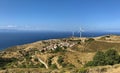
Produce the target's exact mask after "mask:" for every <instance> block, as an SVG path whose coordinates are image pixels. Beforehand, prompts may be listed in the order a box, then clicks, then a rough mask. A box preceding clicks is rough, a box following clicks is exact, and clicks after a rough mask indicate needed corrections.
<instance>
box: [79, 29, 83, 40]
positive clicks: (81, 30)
mask: <svg viewBox="0 0 120 73" xmlns="http://www.w3.org/2000/svg"><path fill="white" fill-rule="evenodd" d="M82 32H83V29H82V28H81V27H80V31H79V33H80V38H81V37H82Z"/></svg>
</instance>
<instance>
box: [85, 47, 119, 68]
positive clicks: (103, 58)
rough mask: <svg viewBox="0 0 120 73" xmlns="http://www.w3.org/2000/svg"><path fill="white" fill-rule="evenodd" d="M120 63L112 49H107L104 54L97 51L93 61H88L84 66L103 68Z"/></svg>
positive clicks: (117, 55) (116, 53)
mask: <svg viewBox="0 0 120 73" xmlns="http://www.w3.org/2000/svg"><path fill="white" fill-rule="evenodd" d="M119 63H120V55H119V54H118V52H117V51H116V50H114V49H109V50H107V51H106V52H102V51H98V52H97V53H96V54H95V56H94V57H93V61H89V62H88V63H86V64H85V66H104V65H114V64H119Z"/></svg>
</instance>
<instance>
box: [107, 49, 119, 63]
mask: <svg viewBox="0 0 120 73" xmlns="http://www.w3.org/2000/svg"><path fill="white" fill-rule="evenodd" d="M105 60H106V64H107V65H114V64H118V63H120V55H119V54H118V52H117V51H116V50H114V49H110V50H108V51H106V53H105Z"/></svg>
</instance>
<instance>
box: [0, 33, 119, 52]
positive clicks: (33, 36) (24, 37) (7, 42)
mask: <svg viewBox="0 0 120 73" xmlns="http://www.w3.org/2000/svg"><path fill="white" fill-rule="evenodd" d="M107 34H115V35H120V33H109V32H83V33H82V37H97V36H102V35H107ZM71 36H72V32H54V31H17V32H4V31H2V32H0V50H4V49H6V48H8V47H12V46H16V45H22V44H27V43H32V42H36V41H41V40H48V39H59V38H68V37H71ZM74 36H75V37H79V32H75V34H74Z"/></svg>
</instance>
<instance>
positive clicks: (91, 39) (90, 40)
mask: <svg viewBox="0 0 120 73" xmlns="http://www.w3.org/2000/svg"><path fill="white" fill-rule="evenodd" d="M94 40H95V39H93V38H89V39H88V40H85V42H92V41H94Z"/></svg>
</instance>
